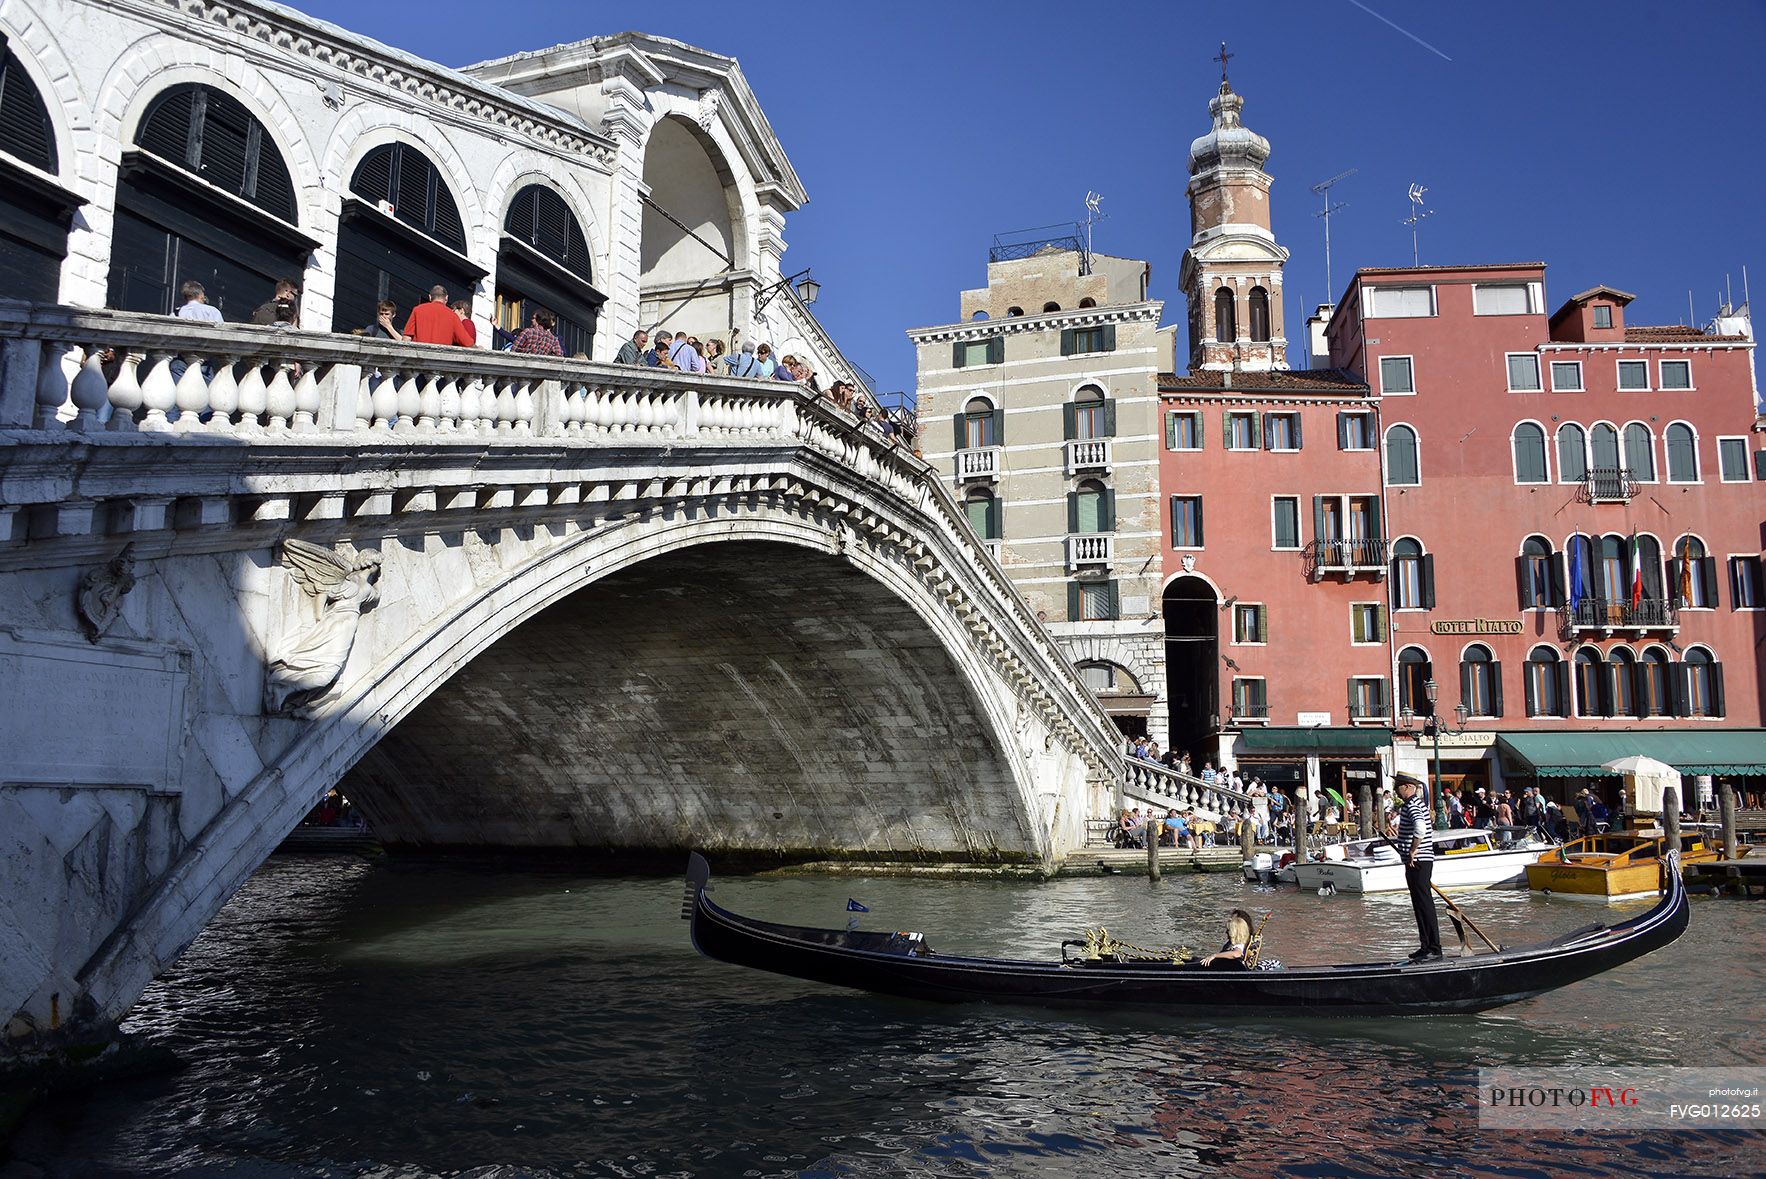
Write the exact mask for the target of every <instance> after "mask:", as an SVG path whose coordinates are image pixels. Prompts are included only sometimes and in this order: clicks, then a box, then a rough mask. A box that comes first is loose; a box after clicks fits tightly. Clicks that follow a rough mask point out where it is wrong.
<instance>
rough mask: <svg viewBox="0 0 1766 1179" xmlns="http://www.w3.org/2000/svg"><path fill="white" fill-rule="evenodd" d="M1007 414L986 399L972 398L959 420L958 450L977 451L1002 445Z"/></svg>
mask: <svg viewBox="0 0 1766 1179" xmlns="http://www.w3.org/2000/svg"><path fill="white" fill-rule="evenodd" d="M1004 425H1005V414H1004V413H1002V412H1001V411H999V410H997V409H995V408H994V407H993V406H992V404H990V403H989V402H988V400H987V398H985V397H971V398H969V403H968V404H967V405H965V406H964V407H963V416H962V417H960V418H958V419H957V449H958V450H975V449H977V448H979V447H983V446H998V445H999V444H1000V434H1001V432H1002V430H1001V428H1002V427H1003V426H1004Z"/></svg>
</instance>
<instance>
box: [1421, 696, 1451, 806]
mask: <svg viewBox="0 0 1766 1179" xmlns="http://www.w3.org/2000/svg"><path fill="white" fill-rule="evenodd" d="M1423 695H1424V696H1425V697H1427V698H1428V701H1429V719H1428V720H1427V721H1426V722H1424V723H1425V724H1426V725H1427V726H1428V729H1429V732H1430V734H1432V735H1433V736H1434V738H1435V768H1434V772H1433V773H1432V774H1431V775H1430V777H1431V779H1432V783H1431V785H1430V788H1429V810H1430V811H1432V812H1434V815H1435V822H1436V824H1437V825H1439V826H1442V827H1445V826H1446V825H1447V808H1446V807H1444V806H1442V804H1441V718H1440V717H1438V716H1436V715H1435V701H1436V700H1437V699H1439V698H1440V695H1441V685H1439V684H1437V683H1436V682H1435V681H1434V680H1433V679H1429V680H1425V681H1423Z"/></svg>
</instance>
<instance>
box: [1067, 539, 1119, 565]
mask: <svg viewBox="0 0 1766 1179" xmlns="http://www.w3.org/2000/svg"><path fill="white" fill-rule="evenodd" d="M1115 555H1116V536H1115V534H1114V533H1110V532H1085V533H1080V534H1078V535H1074V536H1069V537H1068V538H1067V571H1068V572H1069V573H1071V572H1073V571H1074V570H1076V569H1093V568H1097V567H1099V566H1103V567H1108V566H1109V564H1110V561H1111V559H1112V558H1113V557H1114V556H1115Z"/></svg>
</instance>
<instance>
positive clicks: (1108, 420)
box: [1104, 397, 1116, 438]
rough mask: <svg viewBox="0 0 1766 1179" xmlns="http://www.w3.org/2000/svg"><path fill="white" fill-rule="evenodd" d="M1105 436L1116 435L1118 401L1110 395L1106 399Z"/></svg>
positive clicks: (1111, 436) (1112, 436)
mask: <svg viewBox="0 0 1766 1179" xmlns="http://www.w3.org/2000/svg"><path fill="white" fill-rule="evenodd" d="M1104 437H1106V438H1114V437H1116V402H1115V401H1113V400H1111V399H1110V398H1108V397H1106V398H1105V399H1104Z"/></svg>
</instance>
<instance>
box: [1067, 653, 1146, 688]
mask: <svg viewBox="0 0 1766 1179" xmlns="http://www.w3.org/2000/svg"><path fill="white" fill-rule="evenodd" d="M1074 667H1075V668H1076V669H1077V670H1078V672H1079V678H1080V679H1081V680H1083V681H1085V686H1086V687H1088V688H1090V689H1091V691H1092V694H1093V695H1095V696H1139V695H1140V694H1141V685H1140V681H1139V680H1137V679H1135V678H1134V673H1132V672H1130V671H1129V670H1128V669H1127V668H1126V667H1123V666H1122V665H1121V664H1117V663H1111V662H1109V661H1108V660H1105V659H1087V660H1085V661H1084V662H1082V663H1076V664H1074Z"/></svg>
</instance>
